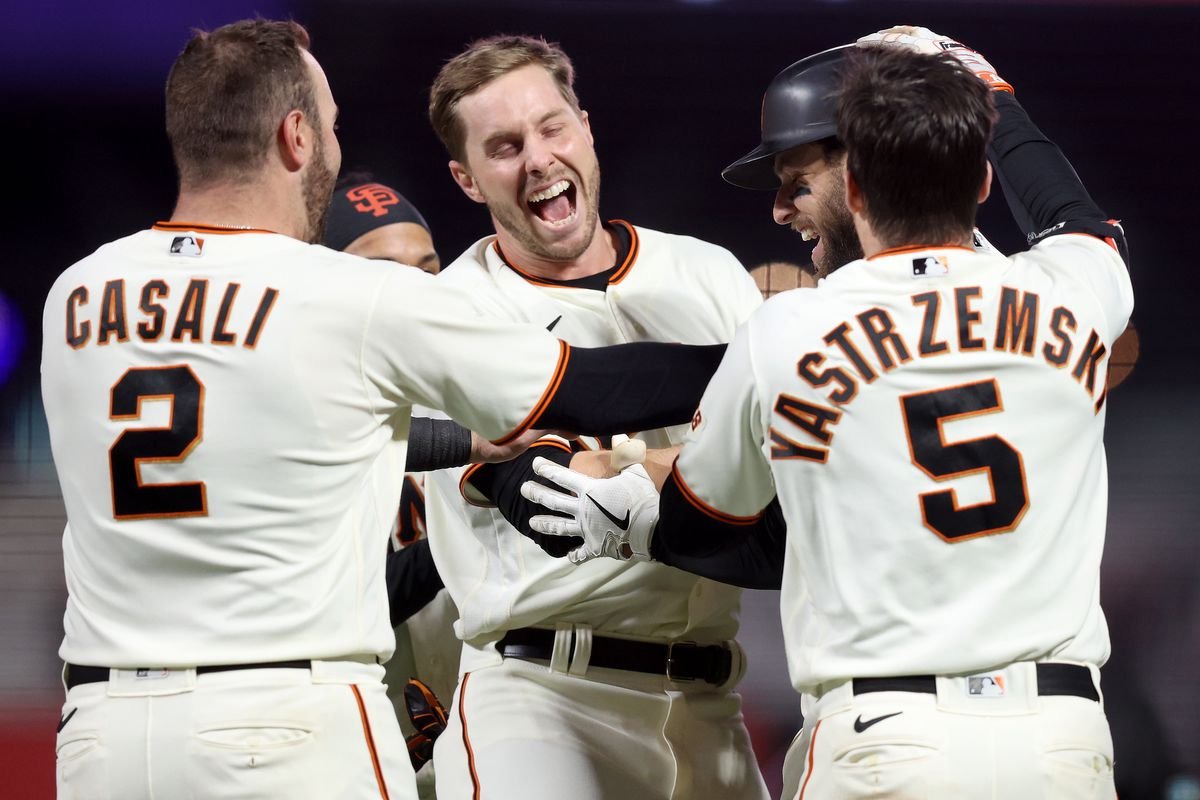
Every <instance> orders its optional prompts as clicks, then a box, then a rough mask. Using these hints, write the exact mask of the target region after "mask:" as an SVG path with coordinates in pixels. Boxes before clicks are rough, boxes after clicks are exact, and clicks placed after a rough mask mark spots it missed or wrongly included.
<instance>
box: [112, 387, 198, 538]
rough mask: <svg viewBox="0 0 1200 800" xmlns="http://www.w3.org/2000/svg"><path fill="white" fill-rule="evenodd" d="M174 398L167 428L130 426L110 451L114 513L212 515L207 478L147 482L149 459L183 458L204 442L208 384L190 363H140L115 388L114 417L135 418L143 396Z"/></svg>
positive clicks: (120, 516) (128, 515)
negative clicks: (145, 472) (144, 467)
mask: <svg viewBox="0 0 1200 800" xmlns="http://www.w3.org/2000/svg"><path fill="white" fill-rule="evenodd" d="M148 399H156V400H169V401H170V403H171V412H170V425H169V426H168V427H166V428H130V429H129V430H126V431H124V432H123V433H122V434H121V435H120V436H118V437H117V440H116V441H115V442H113V445H112V447H110V448H109V450H108V467H109V475H110V476H111V480H112V501H113V517H114V518H115V519H120V520H130V519H156V518H161V517H197V516H204V515H206V514H208V500H207V497H206V494H205V487H204V483H203V481H196V482H194V483H150V484H144V483H142V477H141V465H142V464H143V463H144V462H148V461H149V462H159V463H163V462H179V461H183V460H184V459H185V458H187V457H188V454H189V453H190V452H191V451H192V449H193V448H194V447H195V446H196V445H197V444H199V442H200V437H201V433H202V430H203V419H204V384H202V383H200V380H199V379H198V378H197V377H196V375H195V373H193V372H192V370H191V368H190V367H188V366H187V365H183V364H180V365H175V366H170V367H151V368H135V369H130V370H128V371H126V373H125V374H124V375H122V376H121V379H120V380H119V381H117V382H116V383H115V384H114V385H113V388H112V397H111V403H110V406H109V418H110V419H115V420H126V419H128V420H136V419H139V418H141V416H142V401H143V400H148Z"/></svg>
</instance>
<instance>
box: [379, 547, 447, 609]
mask: <svg viewBox="0 0 1200 800" xmlns="http://www.w3.org/2000/svg"><path fill="white" fill-rule="evenodd" d="M386 576H387V593H388V610H389V612H390V616H391V620H392V627H393V628H394V627H396V626H397V625H399V624H400V623H402V622H404V621H405V620H407V619H408V618H409V617H411V616H412V615H413V614H415V613H417V612H418V611H420V610H421V609H422V608H424V607H425V606H426V605H428V604H429V601H431V600H433V598H434V597H435V596H436V595H437V593H438V592H440V591H441V590H442V589H444V588H445V586H446V585H445V584H444V583H442V576H441V575H439V574H438V571H437V566H435V565H434V563H433V553H431V552H430V550H429V540H428V539H419V540H417V541H416V542H413V543H412V544H410V545H409V546H408V547H405V548H404V549H402V550H392V548H391V545H390V544H389V545H388V553H387V570H386Z"/></svg>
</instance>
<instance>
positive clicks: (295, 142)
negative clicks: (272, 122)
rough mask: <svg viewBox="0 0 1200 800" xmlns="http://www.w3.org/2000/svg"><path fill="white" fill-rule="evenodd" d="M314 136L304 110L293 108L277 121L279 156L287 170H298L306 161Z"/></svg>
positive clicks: (309, 154)
mask: <svg viewBox="0 0 1200 800" xmlns="http://www.w3.org/2000/svg"><path fill="white" fill-rule="evenodd" d="M314 136H316V131H314V130H313V129H312V128H311V127H310V126H309V125H308V122H307V121H306V120H305V119H304V112H303V111H300V110H298V109H293V110H291V111H289V112H288V113H287V116H285V117H284V118H283V122H281V123H279V130H278V131H276V139H277V141H278V144H279V158H280V160H281V161H282V162H283V165H284V167H286V168H287V171H288V172H299V171H300V168H301V167H303V166H304V165H305V164H306V163H308V159H309V158H310V157H311V155H312V148H313V137H314Z"/></svg>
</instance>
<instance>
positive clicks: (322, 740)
mask: <svg viewBox="0 0 1200 800" xmlns="http://www.w3.org/2000/svg"><path fill="white" fill-rule="evenodd" d="M140 672H142V673H144V674H140V675H139V671H134V670H111V671H110V673H109V675H110V678H109V680H108V681H107V682H103V681H102V682H97V683H86V684H82V685H79V686H75V687H74V688H72V689H71V690H70V691H69V692H68V693H67V699H66V702H65V703H64V704H63V720H64V721H65V722H64V724H63V725H62V726H61V730H60V731H59V734H58V743H57V768H56V770H57V783H58V797H59V800H76V799H78V800H107V799H108V798H113V800H138V798H146V799H147V800H151V799H152V798H153V799H154V800H188V799H189V798H220V799H222V800H224V798H288V800H299V799H302V798H312V799H313V800H318V798H319V799H320V800H332V799H333V798H346V799H347V800H360V799H361V800H368V798H369V799H370V800H379V798H387V799H388V800H415V798H416V786H415V783H414V779H413V772H412V767H411V765H410V764H409V759H408V751H407V749H406V747H405V744H404V739H403V737H402V736H401V734H400V728H399V726H398V725H397V723H396V716H395V714H394V713H393V711H392V706H391V703H389V702H388V699H387V695H386V693H385V691H384V685H383V683H382V677H383V668H382V667H380V666H378V665H376V664H373V663H371V664H364V663H356V662H353V661H314V662H313V664H312V669H311V670H308V669H249V670H236V671H228V672H212V673H205V674H202V675H197V674H196V671H195V670H194V669H179V670H142V671H140Z"/></svg>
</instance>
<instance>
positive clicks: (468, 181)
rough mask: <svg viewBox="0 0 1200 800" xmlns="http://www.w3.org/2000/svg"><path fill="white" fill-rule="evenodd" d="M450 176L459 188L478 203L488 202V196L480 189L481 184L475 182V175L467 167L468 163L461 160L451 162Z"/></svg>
mask: <svg viewBox="0 0 1200 800" xmlns="http://www.w3.org/2000/svg"><path fill="white" fill-rule="evenodd" d="M449 166H450V176H451V177H452V178H454V182H455V183H457V184H458V188H460V189H462V190H463V194H465V195H466V196H467V197H469V198H471V199H472V200H474V201H475V202H476V203H486V202H487V198H486V197H484V196H483V192H481V191H479V186H478V185H477V184H476V183H475V176H473V175H472V174H471V171H470V170H469V169H467V165H466V164H464V163H462V162H461V161H453V160H452V161H451V162H450V165H449Z"/></svg>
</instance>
